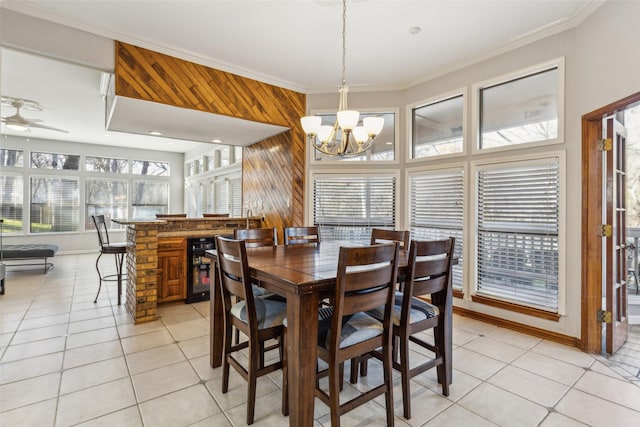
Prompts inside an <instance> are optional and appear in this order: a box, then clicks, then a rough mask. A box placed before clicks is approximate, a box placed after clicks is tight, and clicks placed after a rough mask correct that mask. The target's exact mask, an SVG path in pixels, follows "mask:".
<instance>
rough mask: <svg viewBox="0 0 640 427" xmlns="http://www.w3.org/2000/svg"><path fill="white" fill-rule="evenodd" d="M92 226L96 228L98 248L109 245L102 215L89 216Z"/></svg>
mask: <svg viewBox="0 0 640 427" xmlns="http://www.w3.org/2000/svg"><path fill="white" fill-rule="evenodd" d="M91 219H93V224H94V225H95V226H96V231H97V232H98V242H100V248H103V247H105V246H106V245H108V244H109V231H108V230H107V223H106V221H105V219H104V215H91Z"/></svg>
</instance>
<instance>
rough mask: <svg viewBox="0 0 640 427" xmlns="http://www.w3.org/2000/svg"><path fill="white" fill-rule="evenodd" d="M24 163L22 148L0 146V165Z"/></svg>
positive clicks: (19, 164)
mask: <svg viewBox="0 0 640 427" xmlns="http://www.w3.org/2000/svg"><path fill="white" fill-rule="evenodd" d="M23 164H24V152H23V151H22V150H9V149H6V148H0V166H18V167H20V166H22V165H23Z"/></svg>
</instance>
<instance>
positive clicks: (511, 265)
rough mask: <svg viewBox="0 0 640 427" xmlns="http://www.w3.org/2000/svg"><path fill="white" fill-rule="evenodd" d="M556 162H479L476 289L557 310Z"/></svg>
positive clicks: (550, 159)
mask: <svg viewBox="0 0 640 427" xmlns="http://www.w3.org/2000/svg"><path fill="white" fill-rule="evenodd" d="M560 162H561V160H560V157H553V158H544V159H538V160H531V161H523V162H511V163H504V164H495V165H485V166H480V167H478V169H477V175H476V179H477V190H476V191H477V194H476V196H477V218H476V221H477V242H476V245H477V253H476V258H477V266H476V286H477V288H476V291H477V294H482V295H484V296H488V297H495V298H498V299H503V300H508V301H511V302H515V303H519V304H523V305H527V306H533V307H535V308H540V309H543V310H547V311H551V312H559V311H561V308H560V307H559V303H558V283H559V277H560V276H559V244H560V239H559V236H560V218H561V216H560V200H561V198H560Z"/></svg>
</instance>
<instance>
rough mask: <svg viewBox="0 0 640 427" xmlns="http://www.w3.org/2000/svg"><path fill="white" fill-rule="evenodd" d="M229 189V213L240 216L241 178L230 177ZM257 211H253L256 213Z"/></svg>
mask: <svg viewBox="0 0 640 427" xmlns="http://www.w3.org/2000/svg"><path fill="white" fill-rule="evenodd" d="M229 190H230V191H231V197H230V199H231V206H230V211H229V215H230V216H235V217H240V216H242V178H239V177H238V178H232V179H230V180H229ZM257 214H258V213H257V212H256V213H254V215H257Z"/></svg>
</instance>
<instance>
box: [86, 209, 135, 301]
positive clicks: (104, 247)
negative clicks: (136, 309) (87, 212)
mask: <svg viewBox="0 0 640 427" xmlns="http://www.w3.org/2000/svg"><path fill="white" fill-rule="evenodd" d="M91 218H92V219H93V224H94V225H95V226H96V231H97V232H98V241H99V242H100V255H98V259H96V270H97V271H98V277H99V278H100V284H99V285H98V293H97V294H96V299H95V300H94V301H93V302H94V303H96V302H98V296H99V295H100V290H101V289H102V282H111V281H117V282H118V305H120V296H121V295H122V280H123V279H125V278H126V277H124V278H123V275H122V266H123V264H124V255H125V254H126V253H127V244H126V243H111V242H110V241H109V232H108V231H107V224H106V223H105V220H104V215H91ZM102 254H113V255H114V256H115V259H116V271H117V273H116V274H109V275H105V276H103V275H102V273H101V272H100V257H102Z"/></svg>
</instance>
